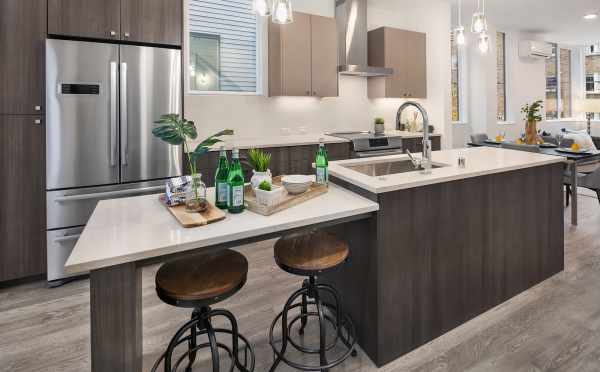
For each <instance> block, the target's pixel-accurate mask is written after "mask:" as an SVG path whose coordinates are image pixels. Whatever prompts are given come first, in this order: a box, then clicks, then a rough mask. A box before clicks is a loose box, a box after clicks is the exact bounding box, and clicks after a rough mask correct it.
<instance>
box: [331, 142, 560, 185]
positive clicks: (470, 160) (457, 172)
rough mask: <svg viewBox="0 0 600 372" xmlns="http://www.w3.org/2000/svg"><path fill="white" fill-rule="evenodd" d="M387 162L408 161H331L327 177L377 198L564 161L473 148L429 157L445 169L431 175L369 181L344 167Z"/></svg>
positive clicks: (386, 158) (412, 174)
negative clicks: (463, 164) (461, 161)
mask: <svg viewBox="0 0 600 372" xmlns="http://www.w3.org/2000/svg"><path fill="white" fill-rule="evenodd" d="M459 156H464V157H465V159H466V167H465V168H460V167H458V158H459ZM417 157H418V156H417ZM390 160H408V156H407V155H394V156H383V157H376V158H367V159H352V160H340V161H334V162H330V163H329V174H330V175H331V176H335V177H337V178H339V179H341V180H344V181H346V182H348V183H350V184H353V185H355V186H358V187H360V188H362V189H365V190H367V191H369V192H372V193H375V194H379V193H385V192H390V191H396V190H403V189H410V188H414V187H420V186H426V185H431V184H436V183H442V182H448V181H454V180H459V179H464V178H471V177H478V176H483V175H487V174H493V173H501V172H507V171H511V170H517V169H524V168H530V167H537V166H542V165H547V164H553V163H561V162H564V161H565V159H564V158H563V157H560V156H552V155H542V154H536V153H530V152H524V151H516V150H506V149H499V148H492V147H474V148H465V149H454V150H443V151H434V152H433V153H432V160H433V163H434V164H439V165H445V166H444V167H441V168H435V169H432V170H431V174H422V173H421V172H419V171H416V172H408V173H399V174H391V175H385V176H380V177H371V176H367V175H366V174H363V173H360V172H358V171H356V170H352V169H349V168H347V167H345V165H346V166H347V165H358V164H365V163H371V162H388V161H390Z"/></svg>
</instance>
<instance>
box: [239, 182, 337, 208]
mask: <svg viewBox="0 0 600 372" xmlns="http://www.w3.org/2000/svg"><path fill="white" fill-rule="evenodd" d="M273 185H276V186H281V176H277V177H273ZM327 191H328V188H327V185H319V184H317V183H315V182H313V184H312V185H311V186H310V187H309V188H308V190H307V191H306V192H304V193H303V194H298V195H292V194H288V193H287V191H285V189H284V190H283V193H284V196H283V198H282V201H281V203H279V204H277V205H274V206H272V207H267V206H265V205H261V204H258V201H257V200H256V196H255V195H254V190H252V186H250V185H246V187H245V189H244V198H245V202H246V209H248V210H249V211H252V212H254V213H258V214H261V215H263V216H270V215H272V214H275V213H277V212H281V211H283V210H286V209H289V208H291V207H293V206H295V205H298V204H301V203H304V202H305V201H307V200H310V199H314V198H316V197H317V196H319V195H323V194H325V193H326V192H327Z"/></svg>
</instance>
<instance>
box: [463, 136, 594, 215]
mask: <svg viewBox="0 0 600 372" xmlns="http://www.w3.org/2000/svg"><path fill="white" fill-rule="evenodd" d="M468 146H469V147H481V146H488V147H496V148H500V147H502V142H497V141H485V142H481V143H472V142H470V143H468ZM539 151H540V153H541V154H545V155H554V156H561V157H563V158H565V162H566V163H567V172H566V175H567V176H568V177H569V178H570V183H571V192H572V196H573V197H572V202H571V225H573V226H577V223H578V221H577V207H578V202H577V174H578V173H579V170H580V168H581V167H583V166H588V165H592V164H599V163H600V150H588V151H578V152H575V151H568V150H565V149H561V148H559V147H558V146H556V147H554V146H551V145H550V146H548V147H545V146H540V148H539Z"/></svg>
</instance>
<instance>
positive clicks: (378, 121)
mask: <svg viewBox="0 0 600 372" xmlns="http://www.w3.org/2000/svg"><path fill="white" fill-rule="evenodd" d="M384 132H385V120H383V118H375V134H383V133H384Z"/></svg>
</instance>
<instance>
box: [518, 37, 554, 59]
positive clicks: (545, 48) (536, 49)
mask: <svg viewBox="0 0 600 372" xmlns="http://www.w3.org/2000/svg"><path fill="white" fill-rule="evenodd" d="M519 57H521V58H550V57H552V45H550V44H548V43H545V42H543V41H533V40H522V41H521V42H520V43H519Z"/></svg>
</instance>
